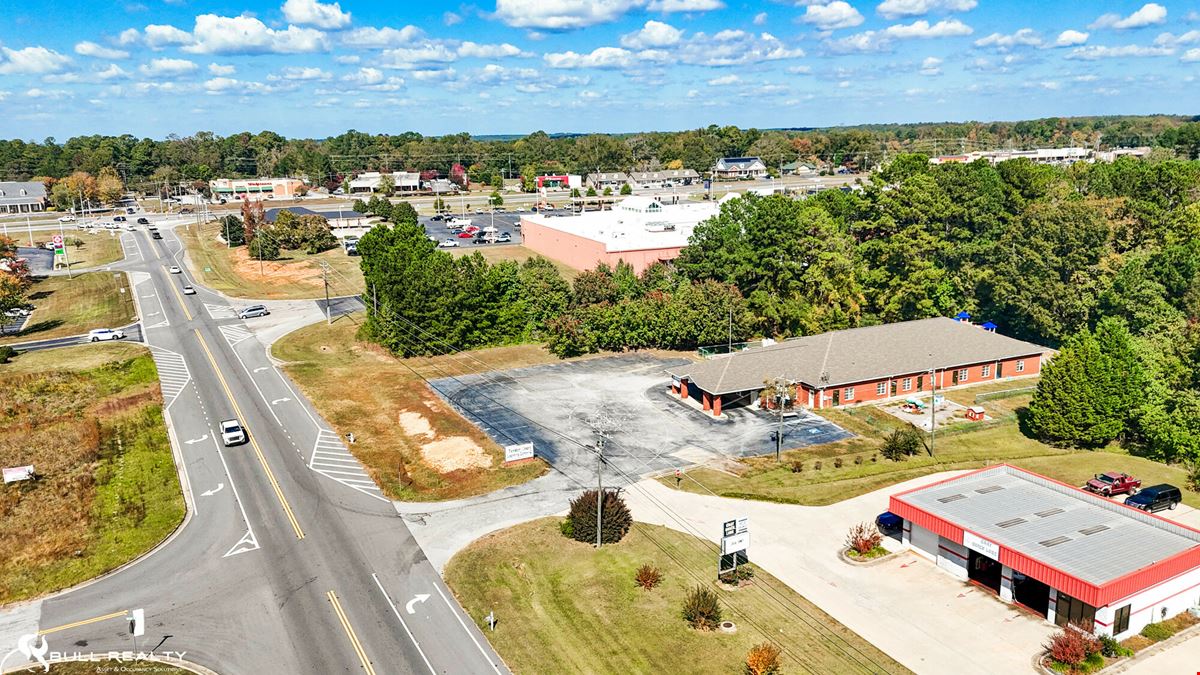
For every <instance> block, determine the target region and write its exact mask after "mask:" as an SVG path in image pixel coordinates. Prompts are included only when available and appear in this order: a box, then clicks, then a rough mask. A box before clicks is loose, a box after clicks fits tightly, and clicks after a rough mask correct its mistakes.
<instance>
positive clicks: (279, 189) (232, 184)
mask: <svg viewBox="0 0 1200 675" xmlns="http://www.w3.org/2000/svg"><path fill="white" fill-rule="evenodd" d="M302 187H304V181H302V180H300V179H298V178H217V179H214V180H210V181H208V189H209V191H211V192H212V194H213V197H215V198H218V199H241V198H242V197H253V198H257V199H271V198H274V199H291V198H293V197H295V196H296V193H297V191H299V190H300V188H302Z"/></svg>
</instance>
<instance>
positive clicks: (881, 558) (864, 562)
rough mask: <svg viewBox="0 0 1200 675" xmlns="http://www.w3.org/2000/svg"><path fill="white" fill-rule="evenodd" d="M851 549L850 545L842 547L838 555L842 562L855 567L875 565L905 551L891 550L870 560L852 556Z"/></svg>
mask: <svg viewBox="0 0 1200 675" xmlns="http://www.w3.org/2000/svg"><path fill="white" fill-rule="evenodd" d="M849 550H850V547H849V546H846V547H844V548H842V550H840V551H838V557H839V558H841V559H842V562H845V563H847V564H849V565H853V566H855V567H874V566H875V565H880V564H882V563H885V562H887V561H889V560H891V559H892V558H895V557H896V556H898V555H900V554H901V553H904V551H889V552H888V553H887V554H886V555H881V556H879V557H877V558H871V559H869V560H856V559H854V558H851V557H850V555H849V553H848V551H849Z"/></svg>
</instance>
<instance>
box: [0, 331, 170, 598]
mask: <svg viewBox="0 0 1200 675" xmlns="http://www.w3.org/2000/svg"><path fill="white" fill-rule="evenodd" d="M26 465H33V467H34V469H35V473H36V478H35V479H34V480H29V481H21V482H15V483H9V484H6V485H4V486H0V605H3V604H6V603H9V602H15V601H19V600H25V599H29V598H33V597H37V596H40V595H44V594H46V593H50V592H53V591H56V590H59V589H62V588H65V587H68V586H72V585H74V584H77V583H80V582H82V581H86V580H88V579H91V578H93V577H95V576H97V575H100V574H103V573H104V572H107V571H109V570H112V569H114V568H116V567H119V566H121V565H123V564H125V563H127V562H129V561H130V560H133V559H135V558H137V557H138V556H140V555H142V554H144V553H145V552H147V551H149V550H150V549H152V548H153V547H154V546H155V545H157V544H158V543H159V542H161V541H162V540H163V539H164V538H166V537H167V536H168V535H169V534H170V533H171V532H173V531H174V530H175V528H176V527H178V526H179V524H180V522H182V520H183V516H184V503H183V494H182V492H181V490H180V486H179V480H178V475H177V473H176V470H175V463H174V458H173V456H172V452H171V446H170V443H169V441H168V437H167V429H166V425H165V422H164V420H163V415H162V394H161V392H160V391H159V386H158V373H157V369H156V368H155V365H154V360H153V358H151V356H150V353H149V351H148V350H146V349H145V348H143V347H138V346H135V345H128V344H120V343H116V344H109V343H106V344H95V345H91V344H89V345H80V346H78V347H69V348H64V349H60V350H54V351H53V352H50V351H47V352H33V353H28V354H21V355H18V356H17V357H16V358H15V359H14V360H13V362H12V363H10V364H7V365H0V466H6V467H15V466H26Z"/></svg>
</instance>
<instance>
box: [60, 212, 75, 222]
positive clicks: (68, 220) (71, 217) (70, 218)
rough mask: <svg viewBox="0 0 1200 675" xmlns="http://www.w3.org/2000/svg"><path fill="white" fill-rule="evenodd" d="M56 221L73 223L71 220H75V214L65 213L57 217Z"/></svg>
mask: <svg viewBox="0 0 1200 675" xmlns="http://www.w3.org/2000/svg"><path fill="white" fill-rule="evenodd" d="M58 222H60V223H73V222H75V216H73V215H71V214H69V213H68V214H67V215H65V216H62V217H61V218H59V219H58Z"/></svg>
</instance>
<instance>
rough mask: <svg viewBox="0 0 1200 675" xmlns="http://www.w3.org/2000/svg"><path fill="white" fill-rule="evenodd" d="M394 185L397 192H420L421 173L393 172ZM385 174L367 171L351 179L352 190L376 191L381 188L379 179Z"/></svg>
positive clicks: (352, 191)
mask: <svg viewBox="0 0 1200 675" xmlns="http://www.w3.org/2000/svg"><path fill="white" fill-rule="evenodd" d="M390 175H391V177H392V187H393V188H395V191H396V192H419V191H420V190H421V174H419V173H416V172H415V171H393V172H391V174H390ZM381 180H383V174H381V173H379V172H378V171H366V172H363V173H360V174H358V175H357V176H355V177H354V178H352V179H351V180H350V192H351V193H354V192H375V191H376V190H378V189H379V181H381Z"/></svg>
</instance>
